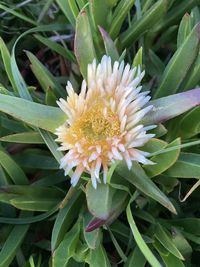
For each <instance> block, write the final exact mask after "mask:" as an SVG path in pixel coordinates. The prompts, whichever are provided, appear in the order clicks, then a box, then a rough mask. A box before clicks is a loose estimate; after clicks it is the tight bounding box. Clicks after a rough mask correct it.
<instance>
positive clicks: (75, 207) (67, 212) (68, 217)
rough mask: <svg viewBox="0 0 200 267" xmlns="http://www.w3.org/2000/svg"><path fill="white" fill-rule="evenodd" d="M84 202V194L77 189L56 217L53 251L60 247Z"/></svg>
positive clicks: (52, 243)
mask: <svg viewBox="0 0 200 267" xmlns="http://www.w3.org/2000/svg"><path fill="white" fill-rule="evenodd" d="M82 202H83V194H81V191H77V192H76V193H75V194H74V195H73V196H72V198H71V199H70V200H69V202H68V204H67V205H66V206H65V207H64V208H62V209H60V211H59V213H58V215H57V217H56V221H55V223H54V226H53V231H52V236H51V250H52V252H53V251H54V250H55V249H56V248H57V247H58V245H59V244H60V242H61V241H62V239H63V236H64V235H65V233H66V232H67V231H68V229H69V227H70V225H71V223H72V222H73V220H74V219H75V218H76V216H77V215H78V213H79V211H80V208H81V203H82Z"/></svg>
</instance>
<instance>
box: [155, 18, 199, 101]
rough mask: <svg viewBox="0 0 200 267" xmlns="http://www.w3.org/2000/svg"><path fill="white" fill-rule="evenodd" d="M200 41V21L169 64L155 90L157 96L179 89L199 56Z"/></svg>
mask: <svg viewBox="0 0 200 267" xmlns="http://www.w3.org/2000/svg"><path fill="white" fill-rule="evenodd" d="M199 43H200V23H199V24H197V25H196V26H195V27H194V28H193V30H192V32H191V33H190V34H189V36H188V37H187V38H186V40H185V42H184V43H183V44H182V45H181V46H180V48H179V49H178V50H177V51H176V53H175V54H174V55H173V57H172V58H171V60H170V61H169V63H168V64H167V67H166V69H165V71H164V73H163V77H162V81H161V84H160V86H159V88H158V89H157V90H156V92H155V95H154V97H155V98H159V97H163V96H167V95H171V94H174V93H176V92H177V91H178V89H179V86H180V84H181V82H182V81H183V79H184V78H185V76H186V75H187V73H188V70H189V68H190V66H191V65H192V63H193V62H194V60H195V58H196V57H197V52H198V50H199Z"/></svg>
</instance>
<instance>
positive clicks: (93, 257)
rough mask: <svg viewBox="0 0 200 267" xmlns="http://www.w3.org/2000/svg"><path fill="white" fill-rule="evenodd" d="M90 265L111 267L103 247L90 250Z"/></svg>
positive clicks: (93, 266)
mask: <svg viewBox="0 0 200 267" xmlns="http://www.w3.org/2000/svg"><path fill="white" fill-rule="evenodd" d="M89 264H90V267H97V266H101V267H111V265H110V262H109V260H108V256H107V254H106V251H105V249H104V247H103V246H102V245H100V246H99V247H98V248H96V249H94V250H92V249H91V250H90V258H89Z"/></svg>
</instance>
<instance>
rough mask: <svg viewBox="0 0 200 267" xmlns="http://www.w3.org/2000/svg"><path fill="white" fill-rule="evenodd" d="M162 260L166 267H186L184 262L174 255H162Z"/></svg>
mask: <svg viewBox="0 0 200 267" xmlns="http://www.w3.org/2000/svg"><path fill="white" fill-rule="evenodd" d="M162 259H163V261H164V263H165V264H166V267H185V265H184V264H183V262H182V261H181V260H180V259H178V258H176V257H175V256H174V255H173V254H168V255H166V256H165V255H162Z"/></svg>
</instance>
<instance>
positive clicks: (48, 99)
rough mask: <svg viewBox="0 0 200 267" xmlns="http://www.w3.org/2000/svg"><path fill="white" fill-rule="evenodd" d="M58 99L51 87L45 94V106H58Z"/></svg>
mask: <svg viewBox="0 0 200 267" xmlns="http://www.w3.org/2000/svg"><path fill="white" fill-rule="evenodd" d="M56 100H57V97H56V96H55V94H54V92H53V90H52V89H51V88H50V87H49V88H48V89H47V91H46V94H45V104H46V105H47V106H53V107H55V106H57V104H56Z"/></svg>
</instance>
